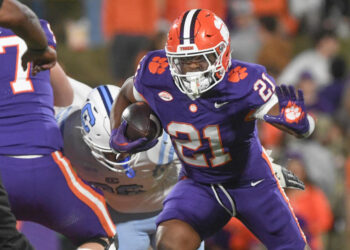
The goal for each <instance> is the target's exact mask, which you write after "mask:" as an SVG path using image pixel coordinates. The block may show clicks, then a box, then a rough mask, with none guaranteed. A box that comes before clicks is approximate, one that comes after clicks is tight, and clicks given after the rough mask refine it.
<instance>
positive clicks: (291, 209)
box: [261, 151, 307, 244]
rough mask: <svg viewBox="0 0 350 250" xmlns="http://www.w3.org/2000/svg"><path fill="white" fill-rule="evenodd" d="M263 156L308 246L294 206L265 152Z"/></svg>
mask: <svg viewBox="0 0 350 250" xmlns="http://www.w3.org/2000/svg"><path fill="white" fill-rule="evenodd" d="M261 156H262V157H263V158H264V160H265V161H266V162H267V164H268V165H269V168H270V171H271V173H272V175H273V177H274V178H275V180H276V182H277V186H278V189H279V191H280V193H281V194H282V196H283V199H284V201H285V202H287V204H288V207H289V210H290V212H291V213H292V215H293V218H294V220H295V222H296V223H297V226H298V228H299V231H300V234H301V237H303V239H304V241H305V243H306V244H307V241H306V237H305V234H304V232H303V230H302V229H301V227H300V225H299V222H298V219H297V217H296V216H295V214H294V211H293V208H292V206H291V205H290V203H289V199H288V197H287V195H286V194H285V192H284V191H283V189H282V187H281V185H280V183H279V181H278V180H277V177H276V176H275V174H274V171H273V168H272V166H271V162H270V160H269V158H268V157H267V155H266V153H265V152H264V151H263V152H262V154H261Z"/></svg>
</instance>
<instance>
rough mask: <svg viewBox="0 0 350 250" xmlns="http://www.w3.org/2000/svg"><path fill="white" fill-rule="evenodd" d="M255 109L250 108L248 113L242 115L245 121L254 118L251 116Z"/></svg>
mask: <svg viewBox="0 0 350 250" xmlns="http://www.w3.org/2000/svg"><path fill="white" fill-rule="evenodd" d="M255 111H256V109H252V110H250V111H249V112H248V114H247V115H246V116H245V117H244V121H245V122H250V121H253V120H254V118H253V114H254V112H255Z"/></svg>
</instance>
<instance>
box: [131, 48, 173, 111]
mask: <svg viewBox="0 0 350 250" xmlns="http://www.w3.org/2000/svg"><path fill="white" fill-rule="evenodd" d="M168 68H169V66H168V61H167V58H166V56H165V52H164V51H163V50H158V51H151V52H149V53H148V54H147V55H145V56H144V57H143V58H142V59H141V61H140V63H139V66H138V68H137V71H136V73H135V77H134V86H135V88H136V90H137V91H138V92H139V93H140V94H141V95H142V96H143V98H144V99H145V100H146V101H147V102H148V104H149V105H150V106H151V107H152V108H153V111H154V112H156V113H157V105H156V103H155V101H156V99H157V98H159V97H158V94H159V93H160V92H162V91H163V90H165V89H166V87H167V85H168V84H171V85H173V83H172V77H171V75H170V74H169V70H168Z"/></svg>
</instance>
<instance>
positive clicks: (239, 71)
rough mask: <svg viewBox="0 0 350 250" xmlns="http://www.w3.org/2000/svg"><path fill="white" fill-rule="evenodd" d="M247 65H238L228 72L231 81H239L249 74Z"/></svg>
mask: <svg viewBox="0 0 350 250" xmlns="http://www.w3.org/2000/svg"><path fill="white" fill-rule="evenodd" d="M246 71H247V68H246V67H243V68H242V67H241V66H237V67H235V68H234V69H232V70H231V71H230V73H228V80H229V81H230V82H239V81H240V80H243V79H245V78H246V77H247V76H248V73H247V72H246Z"/></svg>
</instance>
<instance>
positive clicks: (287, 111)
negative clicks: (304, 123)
mask: <svg viewBox="0 0 350 250" xmlns="http://www.w3.org/2000/svg"><path fill="white" fill-rule="evenodd" d="M282 112H283V113H284V117H285V120H286V122H288V123H293V122H294V123H298V122H299V121H300V120H301V119H303V117H304V116H305V113H304V112H303V110H302V109H301V107H299V106H298V105H296V104H295V103H294V102H291V101H289V102H288V104H287V106H286V107H285V108H284V110H283V111H282Z"/></svg>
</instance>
